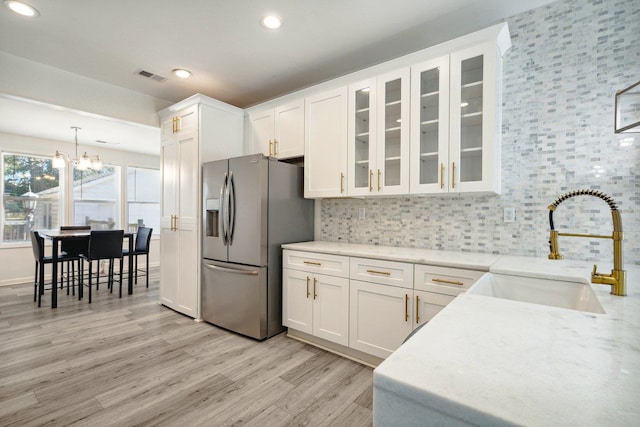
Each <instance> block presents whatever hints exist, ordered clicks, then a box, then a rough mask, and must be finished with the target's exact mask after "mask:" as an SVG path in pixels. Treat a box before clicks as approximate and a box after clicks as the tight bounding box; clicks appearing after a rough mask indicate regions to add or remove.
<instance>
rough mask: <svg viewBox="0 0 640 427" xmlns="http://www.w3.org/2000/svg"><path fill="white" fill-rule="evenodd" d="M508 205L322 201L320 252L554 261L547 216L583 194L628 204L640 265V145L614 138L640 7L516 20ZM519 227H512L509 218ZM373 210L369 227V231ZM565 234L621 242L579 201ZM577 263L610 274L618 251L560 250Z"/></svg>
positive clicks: (560, 213)
mask: <svg viewBox="0 0 640 427" xmlns="http://www.w3.org/2000/svg"><path fill="white" fill-rule="evenodd" d="M507 21H508V23H509V28H510V32H511V38H512V42H513V47H512V48H511V49H510V50H509V51H508V52H507V54H506V55H505V58H504V78H503V129H502V194H501V195H497V196H477V195H455V196H425V197H393V198H392V197H390V198H367V199H332V200H323V201H322V211H321V212H322V213H321V235H320V236H316V239H317V240H327V241H347V242H353V243H368V244H378V245H399V246H410V247H420V248H430V249H445V250H462V251H474V252H492V253H500V254H515V255H529V256H539V257H543V256H546V255H547V254H548V252H549V249H548V243H547V241H548V231H549V222H548V212H549V211H548V209H547V206H548V205H549V204H551V203H552V202H553V201H554V200H555V199H556V198H557V197H558V196H560V195H562V194H564V193H566V192H568V191H572V190H576V189H581V188H589V189H597V190H600V191H602V192H604V193H606V194H608V195H610V196H611V197H613V198H614V200H616V202H617V203H618V206H619V209H620V212H621V215H622V222H623V226H624V233H625V241H624V245H625V246H624V252H625V262H626V263H633V264H640V134H627V135H616V134H614V132H613V115H614V109H613V106H614V94H615V92H616V91H617V90H619V89H622V88H624V87H627V86H629V85H630V84H632V83H634V82H636V81H638V80H640V2H639V1H638V0H597V1H596V0H566V1H557V2H554V3H551V4H549V5H547V6H544V7H541V8H538V9H534V10H532V11H529V12H526V13H523V14H520V15H516V16H514V17H511V18H509V19H508V20H507ZM505 207H514V208H516V222H514V223H505V222H503V208H505ZM361 208H364V209H365V219H364V220H360V219H358V217H359V216H358V214H359V210H360V209H361ZM554 223H555V226H556V229H557V230H559V231H561V232H562V231H565V232H574V233H595V234H610V233H611V230H612V225H611V214H610V210H609V208H608V206H607V205H606V203H604V202H603V201H602V200H599V199H595V198H591V197H575V198H572V199H569V200H567V201H565V202H563V203H562V204H561V205H560V206H559V207H558V209H557V211H556V213H555V214H554ZM560 249H561V252H562V253H563V254H564V255H565V257H567V258H573V259H583V260H589V261H602V262H611V258H612V256H611V253H612V244H611V240H608V239H607V240H605V239H601V240H590V239H583V238H562V237H561V238H560Z"/></svg>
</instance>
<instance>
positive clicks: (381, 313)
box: [349, 280, 413, 358]
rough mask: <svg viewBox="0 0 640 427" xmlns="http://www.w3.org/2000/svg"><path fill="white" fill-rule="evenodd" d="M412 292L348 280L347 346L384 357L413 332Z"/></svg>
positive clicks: (395, 287)
mask: <svg viewBox="0 0 640 427" xmlns="http://www.w3.org/2000/svg"><path fill="white" fill-rule="evenodd" d="M412 297H413V289H407V288H401V287H397V286H387V285H379V284H377V283H371V282H362V281H360V280H351V282H350V296H349V300H350V302H349V317H350V319H349V347H351V348H353V349H356V350H359V351H362V352H365V353H369V354H372V355H374V356H377V357H380V358H386V357H387V356H389V355H390V354H391V353H392V352H393V351H394V350H396V349H397V348H398V347H400V345H401V344H402V342H403V341H404V340H405V338H406V337H407V336H408V335H409V334H410V333H411V331H412V330H413V313H412V304H411V300H412Z"/></svg>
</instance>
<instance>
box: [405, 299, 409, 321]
mask: <svg viewBox="0 0 640 427" xmlns="http://www.w3.org/2000/svg"><path fill="white" fill-rule="evenodd" d="M408 320H409V295H407V294H404V321H405V322H407V321H408Z"/></svg>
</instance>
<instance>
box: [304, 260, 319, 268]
mask: <svg viewBox="0 0 640 427" xmlns="http://www.w3.org/2000/svg"><path fill="white" fill-rule="evenodd" d="M302 263H303V264H308V265H317V266H318V267H320V266H321V265H322V264H321V263H319V262H315V261H302Z"/></svg>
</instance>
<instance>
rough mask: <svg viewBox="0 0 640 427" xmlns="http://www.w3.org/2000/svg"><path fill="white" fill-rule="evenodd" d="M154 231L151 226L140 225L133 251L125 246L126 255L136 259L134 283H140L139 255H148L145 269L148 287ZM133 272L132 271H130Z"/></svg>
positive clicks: (124, 253)
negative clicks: (150, 250)
mask: <svg viewBox="0 0 640 427" xmlns="http://www.w3.org/2000/svg"><path fill="white" fill-rule="evenodd" d="M152 232H153V228H149V227H139V228H138V232H137V233H136V241H135V244H134V248H133V251H132V252H131V253H129V249H127V248H125V249H124V250H123V255H124V256H132V257H134V258H133V259H134V260H135V266H134V272H133V274H134V283H135V284H136V285H137V284H138V256H139V255H146V257H147V258H146V261H147V265H146V269H145V270H144V275H145V276H147V288H148V287H149V245H150V244H151V233H152ZM129 274H131V272H129Z"/></svg>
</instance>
